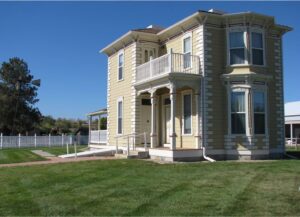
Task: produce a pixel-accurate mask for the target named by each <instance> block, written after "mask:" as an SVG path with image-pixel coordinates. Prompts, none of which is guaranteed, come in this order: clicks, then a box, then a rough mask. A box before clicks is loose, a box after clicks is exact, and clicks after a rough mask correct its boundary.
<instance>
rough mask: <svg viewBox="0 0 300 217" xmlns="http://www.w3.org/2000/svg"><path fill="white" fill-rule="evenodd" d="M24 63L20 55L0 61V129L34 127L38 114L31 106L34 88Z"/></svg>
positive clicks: (12, 130)
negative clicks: (6, 60)
mask: <svg viewBox="0 0 300 217" xmlns="http://www.w3.org/2000/svg"><path fill="white" fill-rule="evenodd" d="M32 81H33V76H32V75H31V74H30V70H29V68H28V65H27V63H26V62H25V61H24V60H22V59H20V58H17V57H15V58H11V59H9V61H8V62H3V63H2V65H1V68H0V105H1V106H0V131H4V132H6V133H10V134H17V133H24V132H28V131H32V130H34V128H35V127H36V126H37V125H38V123H39V122H40V118H41V113H40V111H39V109H38V108H36V107H35V106H34V105H35V104H36V103H37V102H38V101H39V100H38V99H37V87H36V86H34V85H33V83H32Z"/></svg>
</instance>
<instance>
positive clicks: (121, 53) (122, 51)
mask: <svg viewBox="0 0 300 217" xmlns="http://www.w3.org/2000/svg"><path fill="white" fill-rule="evenodd" d="M121 55H122V56H123V62H122V65H121V66H120V56H121ZM124 65H125V56H124V50H121V51H120V52H119V53H118V72H117V79H118V81H123V80H124ZM120 68H122V78H120Z"/></svg>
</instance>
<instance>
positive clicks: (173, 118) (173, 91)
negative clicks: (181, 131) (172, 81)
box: [170, 85, 176, 150]
mask: <svg viewBox="0 0 300 217" xmlns="http://www.w3.org/2000/svg"><path fill="white" fill-rule="evenodd" d="M170 100H171V135H170V137H171V139H170V140H171V150H174V149H176V126H175V121H176V88H175V86H174V85H172V86H171V88H170Z"/></svg>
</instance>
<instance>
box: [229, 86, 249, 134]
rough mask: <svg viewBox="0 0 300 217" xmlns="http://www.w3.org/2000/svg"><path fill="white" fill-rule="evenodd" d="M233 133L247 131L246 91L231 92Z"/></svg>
mask: <svg viewBox="0 0 300 217" xmlns="http://www.w3.org/2000/svg"><path fill="white" fill-rule="evenodd" d="M231 133H232V134H245V133H246V109H245V91H234V92H231Z"/></svg>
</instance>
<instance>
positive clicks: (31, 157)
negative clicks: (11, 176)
mask: <svg viewBox="0 0 300 217" xmlns="http://www.w3.org/2000/svg"><path fill="white" fill-rule="evenodd" d="M41 160H46V159H45V158H43V157H40V156H39V155H37V154H34V153H32V152H31V151H30V150H29V149H4V150H0V164H9V163H22V162H31V161H41Z"/></svg>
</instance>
